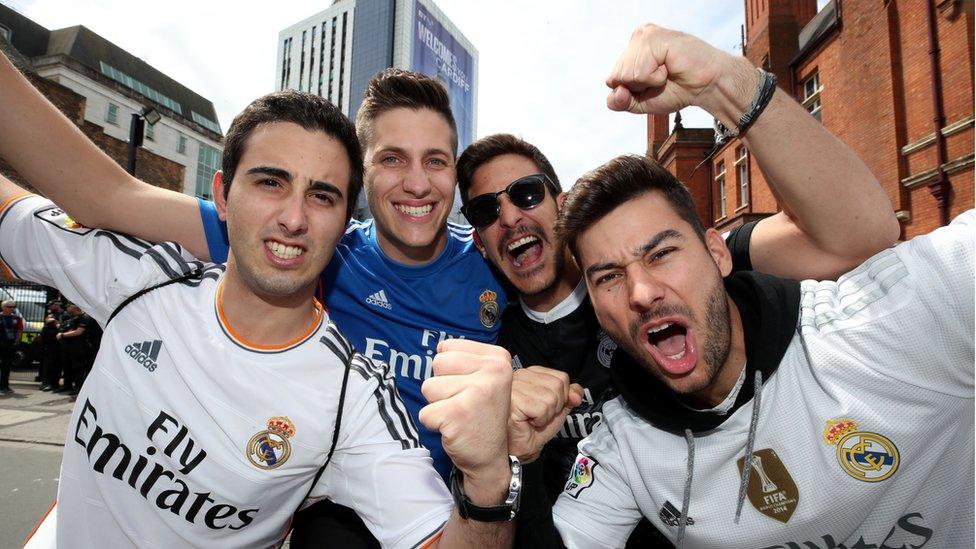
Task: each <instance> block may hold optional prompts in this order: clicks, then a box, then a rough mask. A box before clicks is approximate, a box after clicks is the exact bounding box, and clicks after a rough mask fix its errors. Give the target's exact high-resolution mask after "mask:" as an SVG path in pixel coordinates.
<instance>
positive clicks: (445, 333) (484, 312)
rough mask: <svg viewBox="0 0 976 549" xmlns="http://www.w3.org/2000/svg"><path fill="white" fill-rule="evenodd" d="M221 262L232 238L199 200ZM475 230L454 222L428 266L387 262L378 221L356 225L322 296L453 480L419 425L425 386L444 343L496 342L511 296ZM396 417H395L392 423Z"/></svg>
mask: <svg viewBox="0 0 976 549" xmlns="http://www.w3.org/2000/svg"><path fill="white" fill-rule="evenodd" d="M200 214H201V216H202V218H203V225H204V228H205V230H206V234H207V246H208V248H209V250H210V257H211V259H212V260H213V261H214V262H224V261H226V260H227V249H228V243H227V231H226V228H225V226H224V225H223V222H222V221H220V220H219V219H218V217H217V210H216V208H215V207H214V204H213V203H212V202H209V201H205V200H201V201H200ZM471 233H472V229H471V227H469V226H466V225H457V224H454V223H448V231H447V246H446V247H445V248H444V251H443V252H441V254H440V255H439V256H438V257H437V259H435V260H433V261H431V262H430V263H428V264H426V265H421V266H408V265H403V264H401V263H397V262H396V261H393V260H392V259H390V258H388V257H387V256H386V255H385V254H384V253H383V252H382V251H381V250H380V247H379V244H378V243H377V241H376V228H375V226H374V225H373V222H372V220H370V221H365V222H359V221H353V222H352V223H350V224H349V227H348V228H347V229H346V234H345V235H344V236H343V237H342V239H341V240H340V241H339V244H338V246H337V247H336V251H335V255H334V256H333V257H332V261H330V262H329V265H328V266H327V267H326V268H325V271H323V272H322V277H321V279H320V284H319V288H318V290H317V294H318V297H319V299H320V300H321V301H323V302H324V303H325V304H326V305H327V306H328V308H329V314H330V315H331V318H332V320H333V322H335V323H336V325H337V326H338V327H339V329H340V330H341V331H342V333H343V334H344V335H345V336H346V337H347V338H348V339H349V341H350V342H351V343H352V344H353V345H354V346H355V348H356V350H357V351H359V352H361V353H362V354H364V355H366V356H367V357H369V358H372V359H374V360H376V361H382V362H386V363H388V364H389V365H390V367H391V369H392V370H393V371H394V372H395V373H396V379H397V382H396V385H397V390H398V391H399V393H400V397H401V398H402V399H403V402H404V404H405V405H406V407H407V410H408V411H409V412H410V415H411V416H412V418H413V421H414V423H415V424H416V425H417V429H418V431H419V432H420V438H421V441H422V442H423V444H424V446H426V447H427V449H428V450H429V451H430V455H431V457H433V459H434V466H435V467H436V468H437V471H438V472H439V473H440V474H441V476H443V477H444V478H445V480H446V479H447V477H448V475H449V474H450V471H451V461H450V460H449V459H448V457H447V454H446V453H445V452H444V449H443V447H442V446H441V437H440V433H437V432H432V431H429V430H427V429H426V428H425V427H424V426H423V425H422V424H421V423H420V421H419V420H418V419H417V416H418V414H419V413H420V409H421V408H423V407H424V406H425V405H426V404H427V400H426V399H425V398H424V396H423V395H422V394H421V392H420V385H421V384H422V383H423V382H424V380H425V379H427V378H428V377H430V376H431V375H432V372H431V362H432V361H433V359H434V354H435V353H436V352H437V343H438V342H440V341H441V340H443V339H448V338H455V337H462V338H465V339H472V340H475V341H483V342H488V343H493V342H494V341H495V339H496V338H497V336H498V330H499V327H500V319H501V313H502V311H503V309H504V307H505V304H506V302H507V299H506V294H505V289H504V287H503V285H502V283H501V282H500V281H499V279H498V278H496V277H495V276H494V274H493V272H492V270H491V269H490V268H489V266H488V264H487V263H486V262H485V260H484V259H483V258H482V257H481V254H479V253H478V250H477V249H476V248H475V246H474V242H473V241H472V236H471ZM395 419H396V418H390V419H388V421H393V420H395Z"/></svg>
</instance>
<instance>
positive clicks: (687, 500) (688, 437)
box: [675, 429, 695, 549]
mask: <svg viewBox="0 0 976 549" xmlns="http://www.w3.org/2000/svg"><path fill="white" fill-rule="evenodd" d="M685 442H686V443H688V464H687V465H686V466H685V467H686V469H685V470H686V473H685V491H684V494H683V495H682V496H681V516H680V517H678V537H677V540H676V541H675V545H676V546H677V548H678V549H681V543H682V542H683V541H684V539H685V526H687V522H688V507H689V506H690V505H691V479H692V478H694V476H695V434H694V433H692V432H691V429H685Z"/></svg>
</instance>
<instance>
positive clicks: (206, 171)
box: [196, 143, 221, 200]
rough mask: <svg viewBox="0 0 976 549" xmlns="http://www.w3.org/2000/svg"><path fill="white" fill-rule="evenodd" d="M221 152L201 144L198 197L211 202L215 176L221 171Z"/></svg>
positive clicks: (198, 155) (198, 161) (198, 164)
mask: <svg viewBox="0 0 976 549" xmlns="http://www.w3.org/2000/svg"><path fill="white" fill-rule="evenodd" d="M220 159H221V154H220V151H219V150H217V149H215V148H213V147H211V146H209V145H205V144H203V143H200V149H199V153H198V154H197V188H196V195H197V196H198V197H200V198H204V199H207V200H210V199H212V198H213V175H214V173H216V172H217V170H219V169H220Z"/></svg>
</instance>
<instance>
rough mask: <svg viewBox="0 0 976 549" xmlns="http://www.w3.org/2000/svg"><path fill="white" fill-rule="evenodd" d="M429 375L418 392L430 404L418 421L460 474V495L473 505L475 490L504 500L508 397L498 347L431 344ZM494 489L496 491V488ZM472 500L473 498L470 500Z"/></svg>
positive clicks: (507, 375)
mask: <svg viewBox="0 0 976 549" xmlns="http://www.w3.org/2000/svg"><path fill="white" fill-rule="evenodd" d="M432 366H433V370H434V377H431V378H429V379H428V380H427V381H425V382H424V384H423V386H422V387H421V391H422V392H423V394H424V397H426V398H427V400H428V401H429V402H430V404H428V405H427V406H424V407H423V408H422V409H421V410H420V422H421V423H423V424H424V425H426V426H427V428H428V429H432V430H435V431H438V432H440V434H441V441H442V442H443V444H444V450H445V451H446V452H447V455H448V456H450V458H451V461H453V462H454V465H455V466H457V468H458V469H460V470H461V472H462V473H464V491H465V494H466V495H467V496H468V497H469V498H471V500H472V501H474V502H475V503H476V504H479V502H478V501H477V499H481V500H482V503H480V504H488V505H497V504H498V503H500V501H488V500H491V499H493V497H492V496H486V497H481V498H478V496H477V495H476V494H477V493H478V491H479V489H481V488H484V489H485V491H486V493H490V494H494V497H497V496H499V495H501V496H502V499H504V494H505V489H506V486H507V485H508V481H509V477H510V476H511V473H510V469H509V466H508V432H507V425H508V418H509V405H510V402H511V394H512V357H511V355H509V354H508V352H507V351H505V350H504V349H502V348H501V347H495V346H494V345H488V344H486V343H478V342H475V341H469V340H466V339H448V340H445V341H442V342H441V343H440V344H439V345H438V346H437V356H435V357H434V361H433V365H432ZM496 489H497V490H496ZM476 498H477V499H476Z"/></svg>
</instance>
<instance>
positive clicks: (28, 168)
mask: <svg viewBox="0 0 976 549" xmlns="http://www.w3.org/2000/svg"><path fill="white" fill-rule="evenodd" d="M20 80H22V77H20V75H18V74H16V72H13V71H11V70H8V71H3V72H0V82H2V83H3V85H2V86H0V104H2V105H6V106H9V107H8V108H5V109H0V131H2V132H3V133H5V134H10V135H14V134H16V135H20V136H22V138H20V139H11V140H0V156H3V157H5V158H7V159H8V161H9V162H10V163H11V164H12V165H13V166H14V168H15V169H16V170H17V171H18V172H19V173H21V174H22V175H24V177H25V178H27V179H28V180H29V181H32V184H34V185H35V186H36V188H37V189H39V190H40V191H41V192H43V193H44V194H45V195H46V196H48V197H50V198H51V199H52V200H54V201H55V202H56V203H57V204H59V205H60V206H62V207H64V208H65V209H66V210H67V211H68V212H69V213H70V214H71V216H72V218H73V219H75V220H77V221H79V222H80V223H83V224H84V225H86V226H89V227H99V228H104V229H110V230H115V231H120V232H124V233H127V234H131V235H135V236H138V237H140V238H144V239H147V240H149V241H152V242H159V241H175V242H179V243H180V244H181V245H183V247H185V248H186V249H188V250H190V251H191V252H192V253H193V255H194V256H196V257H198V258H203V259H208V258H209V259H210V260H212V261H215V262H222V261H224V260H226V258H227V248H228V240H227V231H226V227H225V226H224V224H223V221H222V220H221V219H220V218H219V216H218V215H217V210H216V207H215V205H214V203H213V202H210V201H206V200H197V199H195V198H193V197H190V196H187V195H184V194H181V193H178V192H174V191H169V190H167V189H163V188H159V187H154V186H152V185H148V184H146V183H144V182H142V181H139V180H138V179H135V178H134V177H132V176H130V175H129V174H127V173H125V172H124V171H123V170H122V169H121V168H120V167H119V166H118V164H116V163H115V162H114V161H113V160H111V159H110V158H108V157H107V156H106V155H105V154H103V153H102V152H101V151H99V150H98V149H97V148H96V147H94V146H93V145H92V144H91V143H90V142H88V141H87V140H86V139H84V138H83V137H81V136H80V135H78V134H77V133H76V132H74V131H73V125H72V124H71V122H69V121H68V120H67V119H66V118H65V117H64V116H62V115H61V114H60V113H59V112H58V111H57V110H56V109H55V108H54V107H53V106H50V105H49V104H48V103H47V102H44V101H33V100H32V98H33V95H30V94H23V93H18V90H21V89H26V88H24V87H23V86H8V85H7V82H11V83H13V82H16V81H20ZM39 120H44V121H45V123H43V124H41V123H38V121H39ZM356 126H357V134H358V137H359V139H360V143H361V144H362V147H363V151H364V166H365V167H364V170H365V172H364V178H365V181H364V190H365V192H366V196H367V198H368V202H369V205H370V210H371V212H372V214H373V216H374V219H373V220H372V221H366V222H359V221H354V222H353V223H351V224H350V225H349V226H348V228H347V231H346V233H345V234H344V235H343V236H342V238H341V239H340V241H339V243H338V245H337V248H336V254H335V256H334V257H333V260H332V261H331V262H330V263H329V264H328V266H327V267H326V269H325V270H324V271H323V273H322V277H321V280H320V284H319V286H318V287H317V288H316V296H317V297H318V298H319V299H320V300H321V301H322V302H323V303H325V305H326V306H327V307H328V308H329V311H330V313H331V315H332V317H333V318H334V319H335V321H336V323H337V324H339V325H340V326H342V330H343V334H345V335H346V337H348V338H349V340H350V342H351V343H352V345H353V347H355V348H356V350H358V351H359V352H361V353H363V354H364V355H365V356H366V357H368V358H371V359H373V360H377V361H383V362H386V363H388V364H389V365H390V368H391V370H392V371H393V373H394V375H395V376H396V378H397V380H398V387H399V390H400V393H401V396H402V397H403V400H404V403H405V404H406V406H407V410H408V411H409V413H410V415H411V416H412V417H413V418H414V420H415V421H416V420H417V418H418V414H419V411H420V409H421V408H422V407H423V406H424V405H425V404H426V400H425V399H424V397H423V395H422V394H421V390H420V387H421V385H422V384H423V382H424V380H426V379H427V378H429V377H430V375H431V372H432V368H431V365H432V361H433V357H434V354H435V353H436V351H437V346H438V344H439V343H440V342H441V341H444V340H446V339H453V338H464V339H469V340H474V341H482V342H489V343H490V342H494V341H495V338H496V337H497V334H498V329H499V326H500V323H499V322H498V320H499V318H500V317H501V314H502V311H503V310H504V307H505V303H506V300H507V298H506V295H505V290H504V287H503V286H502V284H501V283H500V282H499V281H498V280H497V279H496V278H495V276H494V275H493V273H492V272H491V270H490V269H489V268H488V267H487V265H485V263H484V261H482V258H481V257H480V255H479V254H478V253H477V250H476V249H475V246H474V244H473V242H472V238H471V228H470V227H467V226H459V225H456V224H453V223H448V222H447V217H448V214H449V213H450V209H451V207H452V204H453V201H454V189H455V170H454V163H455V156H456V154H457V127H456V124H455V121H454V115H453V113H452V112H451V107H450V99H449V97H448V94H447V90H446V89H445V88H444V86H443V85H442V84H441V83H440V82H438V81H437V80H436V79H434V78H430V77H428V76H425V75H422V74H417V73H413V72H409V71H403V70H399V69H388V70H386V71H383V72H381V73H379V74H377V75H376V76H375V77H374V78H373V79H372V80H371V81H370V82H369V84H368V86H367V89H366V91H365V92H364V95H363V102H362V105H361V106H360V109H359V111H358V114H357V120H356ZM229 139H230V137H229V136H228V137H227V138H225V152H224V156H223V160H222V164H223V165H222V170H223V171H224V172H227V171H228V170H229V165H230V164H231V163H232V162H233V161H234V160H233V158H232V157H231V156H230V155H229V154H228V153H227V151H226V149H227V147H226V143H227V142H228V141H229ZM296 152H300V151H296ZM52 157H53V158H57V159H58V160H57V161H56V162H52V161H51V159H52ZM64 165H71V166H72V169H71V170H63V169H61V167H62V166H64ZM292 252H294V251H292ZM418 428H419V432H420V438H421V442H422V443H423V444H424V446H425V447H427V449H428V450H430V452H431V457H432V458H433V460H434V467H435V468H436V469H437V470H438V472H439V473H440V474H441V476H442V478H444V479H445V481H446V480H447V478H448V475H449V474H450V471H451V461H450V460H449V459H448V458H447V455H446V453H445V451H444V448H443V446H442V444H441V441H440V434H439V433H437V432H436V431H433V430H430V429H427V428H426V427H425V426H423V425H418Z"/></svg>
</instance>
